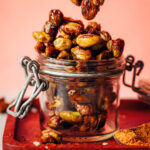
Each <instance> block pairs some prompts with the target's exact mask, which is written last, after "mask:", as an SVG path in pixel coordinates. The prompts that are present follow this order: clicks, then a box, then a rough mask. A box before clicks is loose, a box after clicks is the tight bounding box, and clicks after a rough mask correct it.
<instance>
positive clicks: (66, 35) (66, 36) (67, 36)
mask: <svg viewBox="0 0 150 150" xmlns="http://www.w3.org/2000/svg"><path fill="white" fill-rule="evenodd" d="M59 32H60V34H61V35H62V37H63V38H66V39H70V38H71V36H70V35H68V34H66V33H65V32H64V31H63V30H62V29H61V28H59ZM59 37H60V35H59Z"/></svg>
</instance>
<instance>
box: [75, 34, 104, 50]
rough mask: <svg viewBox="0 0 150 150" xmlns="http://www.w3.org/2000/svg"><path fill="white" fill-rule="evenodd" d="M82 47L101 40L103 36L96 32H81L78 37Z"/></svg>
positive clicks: (78, 42)
mask: <svg viewBox="0 0 150 150" xmlns="http://www.w3.org/2000/svg"><path fill="white" fill-rule="evenodd" d="M76 42H77V44H78V45H79V46H80V47H83V48H87V47H91V46H93V45H95V44H98V43H100V42H101V38H100V36H98V35H95V34H90V33H89V34H80V35H79V36H78V37H77V39H76Z"/></svg>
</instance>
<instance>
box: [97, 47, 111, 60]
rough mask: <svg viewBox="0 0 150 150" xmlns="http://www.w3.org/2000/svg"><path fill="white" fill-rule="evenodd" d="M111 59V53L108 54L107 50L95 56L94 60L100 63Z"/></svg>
mask: <svg viewBox="0 0 150 150" xmlns="http://www.w3.org/2000/svg"><path fill="white" fill-rule="evenodd" d="M112 57H113V54H112V52H110V51H109V50H104V51H102V52H101V53H100V54H99V55H97V57H96V59H97V60H100V61H101V60H104V59H109V58H112Z"/></svg>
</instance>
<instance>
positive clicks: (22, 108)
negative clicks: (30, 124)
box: [7, 56, 49, 119]
mask: <svg viewBox="0 0 150 150" xmlns="http://www.w3.org/2000/svg"><path fill="white" fill-rule="evenodd" d="M20 63H21V65H22V67H23V68H24V73H25V77H26V82H25V84H24V86H23V88H22V89H21V91H20V92H19V94H18V96H17V98H16V100H15V101H14V102H13V103H12V104H10V105H9V106H8V108H7V113H8V114H10V115H12V116H14V117H17V118H20V119H22V118H24V117H25V116H26V115H27V113H28V111H29V109H30V106H31V105H32V101H33V99H34V98H35V97H37V96H38V95H39V93H40V92H41V91H45V90H47V89H48V86H49V83H48V81H47V80H46V79H44V78H39V76H38V72H39V69H40V65H39V64H38V63H37V62H36V61H34V60H31V59H30V58H29V57H27V56H25V57H23V58H22V59H21V60H20ZM29 85H32V86H34V87H33V90H32V92H31V95H30V97H29V98H28V99H27V100H26V101H25V102H23V101H22V100H23V98H24V95H25V93H26V90H27V88H28V86H29ZM13 107H14V111H12V108H13Z"/></svg>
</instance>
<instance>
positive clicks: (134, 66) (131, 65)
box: [123, 55, 150, 97]
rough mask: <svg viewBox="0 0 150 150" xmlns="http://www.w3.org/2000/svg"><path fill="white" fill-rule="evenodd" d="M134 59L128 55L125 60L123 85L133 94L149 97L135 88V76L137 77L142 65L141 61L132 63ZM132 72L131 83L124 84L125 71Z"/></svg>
mask: <svg viewBox="0 0 150 150" xmlns="http://www.w3.org/2000/svg"><path fill="white" fill-rule="evenodd" d="M134 60H135V59H134V57H133V56H132V55H129V56H128V57H127V58H126V69H125V71H124V73H123V83H124V85H125V86H127V87H130V88H131V89H132V90H133V91H134V92H136V93H139V94H141V95H144V96H149V97H150V95H149V94H148V93H145V92H144V91H142V90H141V89H140V88H139V87H136V86H135V82H136V76H139V75H140V73H141V71H142V69H143V67H144V63H143V61H141V60H138V61H137V62H136V63H134ZM132 70H133V78H132V83H131V84H128V83H126V81H125V79H126V71H132Z"/></svg>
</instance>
